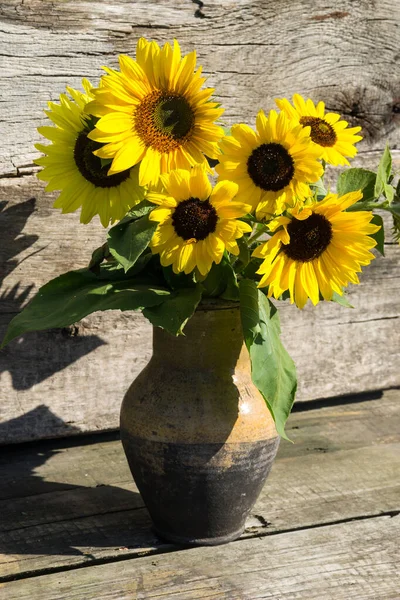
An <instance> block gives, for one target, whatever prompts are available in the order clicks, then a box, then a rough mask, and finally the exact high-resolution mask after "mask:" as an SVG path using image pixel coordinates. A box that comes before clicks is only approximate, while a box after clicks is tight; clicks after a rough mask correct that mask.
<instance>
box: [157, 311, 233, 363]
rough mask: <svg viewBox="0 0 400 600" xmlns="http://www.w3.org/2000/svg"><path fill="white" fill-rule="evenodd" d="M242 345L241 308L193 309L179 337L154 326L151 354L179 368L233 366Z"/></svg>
mask: <svg viewBox="0 0 400 600" xmlns="http://www.w3.org/2000/svg"><path fill="white" fill-rule="evenodd" d="M242 349H243V333H242V326H241V320H240V309H239V307H236V306H235V307H234V308H223V309H211V310H198V311H196V312H195V314H194V315H193V316H192V318H191V319H190V320H189V321H188V323H187V324H186V326H185V328H184V335H180V336H178V337H174V336H172V335H171V334H169V333H167V332H166V331H165V330H163V329H160V328H159V327H154V328H153V358H154V359H155V360H162V361H163V363H164V364H165V363H167V364H171V366H172V365H173V366H174V367H179V368H182V369H186V368H187V369H193V368H196V366H197V367H198V368H199V369H209V368H214V367H215V368H220V367H225V368H227V369H234V367H235V366H236V364H237V362H238V358H239V355H240V354H241V351H242ZM242 354H243V352H242Z"/></svg>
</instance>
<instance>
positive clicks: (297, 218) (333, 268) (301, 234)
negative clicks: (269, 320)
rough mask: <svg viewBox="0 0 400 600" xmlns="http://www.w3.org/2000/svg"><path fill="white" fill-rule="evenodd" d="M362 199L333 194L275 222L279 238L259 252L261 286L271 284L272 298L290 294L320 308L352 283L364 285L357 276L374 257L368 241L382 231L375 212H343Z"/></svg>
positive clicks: (354, 194) (298, 301)
mask: <svg viewBox="0 0 400 600" xmlns="http://www.w3.org/2000/svg"><path fill="white" fill-rule="evenodd" d="M361 198H362V193H361V191H358V192H350V193H349V194H345V195H344V196H342V197H341V198H338V196H337V194H328V195H327V196H326V197H325V198H324V200H322V201H321V202H317V203H314V204H312V205H311V206H306V207H304V208H303V209H302V210H300V211H293V213H292V215H289V216H282V217H278V218H277V219H275V221H274V222H272V223H271V224H270V225H271V227H270V228H271V230H273V231H275V234H274V235H273V236H272V237H271V238H270V239H269V240H268V241H267V242H266V243H264V244H263V245H261V246H259V247H258V248H256V250H255V251H254V252H253V256H256V257H258V258H263V259H264V261H263V263H262V264H261V266H260V268H259V270H258V273H260V274H261V275H262V278H261V281H260V283H259V286H258V287H265V286H269V288H268V296H274V297H275V298H279V297H280V296H281V295H282V294H283V292H285V291H286V290H289V292H290V300H291V302H295V303H296V304H297V306H298V307H299V308H303V306H304V305H305V304H306V302H307V299H308V298H310V299H311V302H312V303H313V304H314V305H315V304H317V303H318V302H319V300H320V294H321V296H322V297H323V298H324V300H331V299H332V296H333V292H336V293H337V294H339V295H342V294H343V288H344V287H345V286H346V285H347V284H348V283H349V282H351V283H359V280H358V277H357V275H356V273H357V272H360V271H361V267H362V266H365V265H368V264H369V263H370V262H371V260H372V259H373V258H374V255H373V254H372V252H370V249H371V248H373V247H374V246H375V245H376V241H375V240H374V239H373V238H371V237H369V236H370V235H371V234H373V233H375V232H376V231H378V230H379V226H377V225H373V224H372V223H371V219H372V217H373V215H372V213H371V212H367V211H360V212H359V211H354V212H343V211H345V209H346V208H348V207H349V206H351V205H352V204H354V203H355V202H357V201H358V200H360V199H361Z"/></svg>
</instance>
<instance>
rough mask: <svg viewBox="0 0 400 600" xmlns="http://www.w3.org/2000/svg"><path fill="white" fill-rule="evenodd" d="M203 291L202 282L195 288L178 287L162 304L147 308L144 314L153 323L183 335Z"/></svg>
mask: <svg viewBox="0 0 400 600" xmlns="http://www.w3.org/2000/svg"><path fill="white" fill-rule="evenodd" d="M201 291H202V288H201V284H198V285H197V286H196V287H194V288H187V289H185V288H181V289H177V290H175V291H174V292H172V293H171V294H170V296H169V297H168V298H166V299H165V302H163V303H162V304H159V305H158V306H152V307H147V308H145V309H144V310H143V315H144V316H145V317H146V318H147V319H148V320H149V321H150V322H151V323H152V324H153V325H155V326H157V327H162V329H165V330H166V331H168V332H169V333H171V334H172V335H182V330H183V328H184V326H185V325H186V323H187V321H188V319H190V317H191V316H192V315H193V313H194V311H195V310H196V308H197V305H198V303H199V302H200V300H201Z"/></svg>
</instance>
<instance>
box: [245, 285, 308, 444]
mask: <svg viewBox="0 0 400 600" xmlns="http://www.w3.org/2000/svg"><path fill="white" fill-rule="evenodd" d="M239 289H240V312H241V318H242V326H243V335H244V339H245V342H246V346H247V348H248V350H249V354H250V360H251V376H252V379H253V382H254V384H255V385H256V386H257V388H258V389H259V390H260V392H261V393H262V395H263V396H264V399H265V401H266V403H267V405H268V408H269V410H270V411H271V414H272V416H273V418H274V420H275V425H276V429H277V431H278V433H279V435H281V436H282V437H284V438H286V439H288V438H287V436H286V434H285V423H286V420H287V418H288V416H289V414H290V411H291V409H292V406H293V402H294V397H295V393H296V387H297V379H296V367H295V365H294V362H293V360H292V359H291V358H290V356H289V354H288V353H287V351H286V350H285V348H284V346H283V344H282V342H281V339H280V324H279V316H278V311H277V309H276V308H275V306H274V305H273V304H272V302H271V301H270V300H269V299H268V298H266V296H265V295H264V294H263V293H262V292H261V291H260V290H259V289H257V285H256V283H255V282H254V281H250V280H249V279H243V280H242V281H241V282H240V284H239Z"/></svg>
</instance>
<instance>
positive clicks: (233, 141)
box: [216, 110, 323, 219]
mask: <svg viewBox="0 0 400 600" xmlns="http://www.w3.org/2000/svg"><path fill="white" fill-rule="evenodd" d="M256 127H257V132H255V131H253V129H251V127H249V126H248V125H243V124H240V125H234V126H233V127H232V131H231V134H232V135H231V136H227V137H225V138H224V139H222V140H221V142H220V147H221V149H222V152H223V154H222V155H221V157H220V159H219V160H220V163H219V164H218V165H217V166H216V171H217V173H218V175H219V176H220V177H221V178H222V179H230V180H231V181H234V182H236V183H237V184H238V185H239V192H238V200H240V201H243V202H247V203H249V204H251V206H252V208H253V209H256V211H257V216H258V217H259V218H260V219H261V218H268V217H270V216H272V215H273V214H275V213H278V214H280V213H282V212H283V210H284V207H285V205H291V204H293V203H294V202H295V199H296V198H297V199H300V200H304V199H305V198H307V197H308V196H310V188H309V186H308V183H314V182H315V181H317V180H318V179H319V178H320V177H321V175H322V172H323V168H322V165H321V164H320V163H319V162H318V161H317V159H318V157H319V151H318V150H317V148H316V147H315V146H314V144H313V143H312V142H311V140H310V137H309V135H308V132H307V130H306V129H304V128H303V127H301V125H299V124H298V123H292V122H290V120H289V119H288V118H287V117H286V115H285V114H284V113H280V114H279V116H278V114H277V113H276V111H274V110H271V112H270V113H269V116H268V117H266V116H265V114H264V111H262V110H260V112H259V113H258V115H257V119H256Z"/></svg>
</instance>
